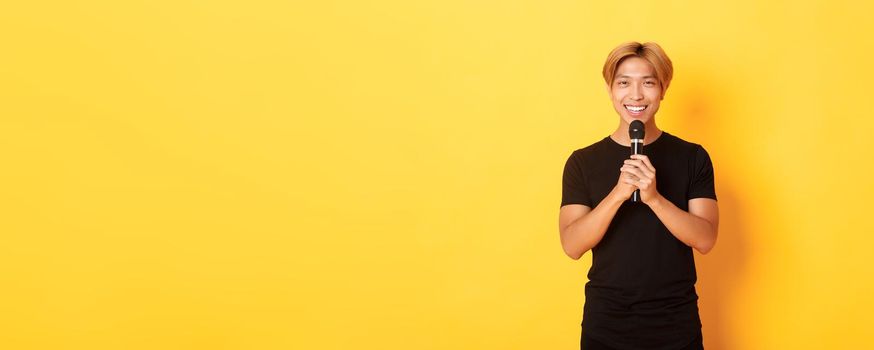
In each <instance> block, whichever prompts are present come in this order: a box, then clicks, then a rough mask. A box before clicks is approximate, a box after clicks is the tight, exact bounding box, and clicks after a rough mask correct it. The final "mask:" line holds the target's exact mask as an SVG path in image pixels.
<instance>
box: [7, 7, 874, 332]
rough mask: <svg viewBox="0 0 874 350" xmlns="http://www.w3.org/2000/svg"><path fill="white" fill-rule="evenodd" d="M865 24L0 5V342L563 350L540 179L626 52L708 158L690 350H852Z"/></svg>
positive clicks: (556, 186) (867, 142) (613, 14)
mask: <svg viewBox="0 0 874 350" xmlns="http://www.w3.org/2000/svg"><path fill="white" fill-rule="evenodd" d="M872 10H874V8H872V6H871V5H870V2H864V1H858V2H856V3H852V2H842V1H813V2H804V1H802V2H790V1H785V2H761V1H751V0H750V1H739V2H734V4H731V5H716V4H711V5H707V4H700V3H699V2H688V3H684V2H678V1H673V2H672V1H658V2H655V1H654V2H639V1H627V2H621V3H619V2H599V3H586V2H581V1H518V0H509V1H479V2H475V1H446V0H440V1H437V0H431V1H292V2H278V1H277V2H265V1H237V2H230V1H103V2H97V1H82V2H75V1H47V2H26V1H21V2H9V3H7V4H4V5H3V6H2V10H0V33H2V34H0V38H2V40H0V42H2V54H0V89H2V90H0V113H2V114H0V116H2V117H0V123H2V124H0V142H2V150H0V161H2V169H3V171H2V172H0V174H2V175H0V176H2V177H0V180H2V186H0V189H2V201H0V203H2V208H0V232H2V235H0V238H2V244H0V287H2V289H0V348H3V349H346V348H367V349H576V348H578V347H579V344H578V342H579V332H580V321H581V317H582V315H581V313H582V305H583V302H584V298H583V285H584V283H585V282H586V277H585V273H586V272H587V271H588V267H589V265H590V262H591V253H587V254H586V255H585V256H584V257H583V258H582V259H581V260H579V261H574V260H571V259H569V258H568V257H567V256H565V255H564V253H563V252H562V249H561V246H560V244H559V239H558V230H557V226H558V225H557V223H558V209H559V201H560V196H561V173H562V168H563V165H564V161H565V160H566V159H567V156H568V155H569V154H570V152H572V151H573V150H574V149H577V148H580V147H583V146H586V145H589V144H591V143H593V142H595V141H597V140H600V139H601V138H603V137H604V136H607V135H608V134H609V133H611V132H612V131H613V130H614V129H615V128H616V126H617V125H618V117H617V116H616V114H615V112H614V111H613V109H612V107H611V105H610V101H609V98H608V96H607V94H606V91H605V90H604V88H603V84H604V83H603V81H602V78H601V76H600V71H601V66H602V64H603V61H604V59H605V58H606V55H607V53H608V52H609V51H610V50H611V49H612V48H613V47H614V46H616V45H617V44H619V43H621V42H623V41H628V40H637V41H656V42H658V43H660V44H661V45H662V46H663V47H664V48H665V50H666V51H667V53H668V54H669V55H670V57H671V58H672V59H673V62H674V65H675V79H674V81H673V82H672V85H671V87H670V88H669V90H668V92H667V97H666V98H665V100H664V101H662V107H661V110H660V111H659V113H658V115H657V120H658V122H659V126H660V127H661V128H662V129H663V130H666V131H668V132H671V133H673V134H675V135H678V136H680V137H682V138H684V139H686V140H689V141H693V142H698V143H702V144H704V146H705V147H706V148H707V150H708V151H709V152H710V155H711V157H712V159H713V162H714V166H715V173H716V190H717V194H718V196H719V204H720V210H721V227H720V233H719V241H718V243H717V245H716V247H715V249H714V250H713V251H712V252H711V253H710V254H707V255H700V254H698V253H696V260H697V266H698V276H699V282H698V285H697V286H698V292H699V295H700V300H699V305H700V307H701V315H702V320H703V323H704V328H703V329H704V338H705V345H706V347H707V348H708V349H820V348H831V349H859V348H863V347H865V346H870V344H871V335H870V330H871V328H872V326H874V322H872V320H871V317H872V315H874V303H872V301H871V297H872V293H874V288H872V287H874V283H872V280H871V276H872V271H871V270H872V269H871V266H872V262H871V261H872V260H871V253H870V250H871V246H872V245H874V235H872V234H874V224H872V221H871V220H870V218H871V217H872V214H870V208H871V202H872V200H874V186H872V181H871V175H872V174H871V173H872V170H874V166H872V164H871V161H872V157H870V156H869V155H868V154H869V153H870V150H871V149H872V146H874V142H872V141H871V124H872V115H874V112H872V110H871V101H872V96H874V89H872V86H874V69H872V64H871V62H872V54H874V40H872V39H871V38H872V36H874V24H872V21H871V20H870V16H871V13H872ZM866 219H868V220H866Z"/></svg>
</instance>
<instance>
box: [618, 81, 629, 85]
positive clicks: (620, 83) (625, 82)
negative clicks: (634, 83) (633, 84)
mask: <svg viewBox="0 0 874 350" xmlns="http://www.w3.org/2000/svg"><path fill="white" fill-rule="evenodd" d="M625 84H628V82H627V81H624V80H623V81H620V82H619V85H620V86H624V85H625Z"/></svg>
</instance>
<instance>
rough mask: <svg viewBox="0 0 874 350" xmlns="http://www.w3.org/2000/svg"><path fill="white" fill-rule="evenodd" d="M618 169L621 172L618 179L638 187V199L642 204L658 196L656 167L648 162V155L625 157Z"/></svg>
mask: <svg viewBox="0 0 874 350" xmlns="http://www.w3.org/2000/svg"><path fill="white" fill-rule="evenodd" d="M619 170H620V172H621V175H620V176H619V179H620V181H621V182H623V183H625V184H628V185H630V186H632V187H634V188H635V189H640V200H641V201H642V202H643V203H644V204H649V202H651V201H653V200H655V199H657V198H658V197H659V196H660V194H659V192H658V190H656V176H655V172H656V169H655V167H654V166H652V163H650V161H649V157H647V156H645V155H643V154H632V155H631V159H626V160H625V163H624V165H622V167H621V168H619ZM632 192H633V191H632ZM629 196H630V194H629Z"/></svg>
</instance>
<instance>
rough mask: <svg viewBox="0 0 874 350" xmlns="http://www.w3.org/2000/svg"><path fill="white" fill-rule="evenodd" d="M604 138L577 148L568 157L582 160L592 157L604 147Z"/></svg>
mask: <svg viewBox="0 0 874 350" xmlns="http://www.w3.org/2000/svg"><path fill="white" fill-rule="evenodd" d="M605 140H606V138H604V139H601V140H598V141H597V142H595V143H592V144H590V145H588V146H585V147H582V148H577V149H575V150H574V151H573V152H572V153H571V156H570V158H572V159H574V160H577V161H579V162H582V161H583V160H585V159H587V158H590V157H592V156H593V155H596V154H598V153H599V152H600V151H601V150H602V149H603V148H604V141H605Z"/></svg>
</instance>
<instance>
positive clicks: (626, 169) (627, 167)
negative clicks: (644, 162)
mask: <svg viewBox="0 0 874 350" xmlns="http://www.w3.org/2000/svg"><path fill="white" fill-rule="evenodd" d="M619 170H620V171H622V172H624V173H628V174H631V175H633V176H634V177H635V178H641V177H644V176H643V173H641V171H640V169H638V168H635V167H633V166H630V165H624V166H622V168H619Z"/></svg>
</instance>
